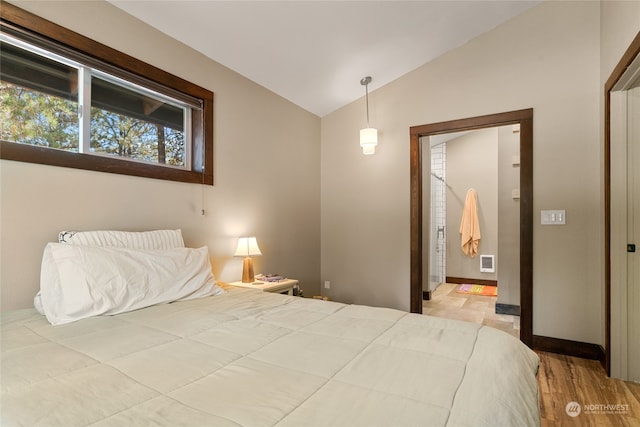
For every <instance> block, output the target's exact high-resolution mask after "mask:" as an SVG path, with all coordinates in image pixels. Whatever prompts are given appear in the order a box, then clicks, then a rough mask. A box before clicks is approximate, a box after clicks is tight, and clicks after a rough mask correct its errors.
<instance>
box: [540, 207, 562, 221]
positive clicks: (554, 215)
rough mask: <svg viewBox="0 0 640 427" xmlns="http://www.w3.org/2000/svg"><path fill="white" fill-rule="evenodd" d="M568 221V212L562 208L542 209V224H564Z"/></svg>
mask: <svg viewBox="0 0 640 427" xmlns="http://www.w3.org/2000/svg"><path fill="white" fill-rule="evenodd" d="M566 223H567V212H566V211H565V210H564V209H562V210H553V211H551V210H546V211H540V224H542V225H564V224H566Z"/></svg>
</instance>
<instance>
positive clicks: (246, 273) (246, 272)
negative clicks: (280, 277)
mask: <svg viewBox="0 0 640 427" xmlns="http://www.w3.org/2000/svg"><path fill="white" fill-rule="evenodd" d="M255 281H256V276H255V275H254V274H253V259H251V258H249V257H246V258H245V259H244V261H243V262H242V283H253V282H255Z"/></svg>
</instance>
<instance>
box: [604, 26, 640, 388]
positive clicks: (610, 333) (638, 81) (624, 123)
mask: <svg viewBox="0 0 640 427" xmlns="http://www.w3.org/2000/svg"><path fill="white" fill-rule="evenodd" d="M638 194H640V33H638V35H637V36H636V38H635V39H634V41H633V42H632V43H631V45H630V46H629V49H627V51H626V52H625V54H624V55H623V57H622V59H621V60H620V62H619V63H618V65H617V66H616V68H615V69H614V72H613V73H612V75H611V77H610V78H609V80H607V82H606V84H605V233H606V235H605V314H606V325H605V331H606V336H605V366H606V368H607V372H608V373H609V375H611V376H613V377H616V378H621V379H624V380H628V381H635V382H640V280H639V278H640V253H639V252H640V250H639V248H638V244H640V197H638Z"/></svg>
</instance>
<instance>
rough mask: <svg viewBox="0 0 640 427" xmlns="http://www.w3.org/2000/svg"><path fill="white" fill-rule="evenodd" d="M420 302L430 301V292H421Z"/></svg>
mask: <svg viewBox="0 0 640 427" xmlns="http://www.w3.org/2000/svg"><path fill="white" fill-rule="evenodd" d="M422 300H423V301H430V300H431V291H422Z"/></svg>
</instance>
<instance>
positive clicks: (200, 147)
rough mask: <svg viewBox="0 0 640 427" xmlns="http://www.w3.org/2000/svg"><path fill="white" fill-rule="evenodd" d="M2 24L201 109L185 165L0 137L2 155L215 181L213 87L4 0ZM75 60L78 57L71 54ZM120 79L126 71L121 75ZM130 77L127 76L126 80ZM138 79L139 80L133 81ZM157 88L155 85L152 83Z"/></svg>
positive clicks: (76, 166)
mask: <svg viewBox="0 0 640 427" xmlns="http://www.w3.org/2000/svg"><path fill="white" fill-rule="evenodd" d="M0 20H1V22H0V25H2V27H7V28H10V29H11V30H13V31H19V32H24V33H25V34H27V35H35V36H36V37H45V38H46V39H48V40H51V41H52V42H54V43H56V44H57V45H60V47H61V48H63V49H71V50H72V51H75V52H77V53H78V54H80V55H82V56H83V57H86V58H89V59H93V60H95V61H98V62H100V63H103V64H106V65H107V66H110V67H114V69H116V70H117V71H122V74H124V75H129V76H131V77H132V78H133V79H136V77H137V78H138V79H144V80H148V81H151V82H152V83H155V84H158V85H159V86H158V87H163V88H168V89H169V90H172V91H175V92H177V93H182V94H184V95H186V96H189V97H192V98H196V99H198V100H200V101H201V105H202V110H201V113H200V114H193V115H192V116H193V117H192V126H191V164H190V165H187V168H186V169H180V168H174V167H167V166H164V165H161V164H153V163H144V162H139V161H129V160H127V159H121V158H112V157H106V156H101V155H93V154H85V153H75V152H68V151H62V150H56V149H51V148H46V147H38V146H33V145H27V144H19V143H15V142H9V141H1V140H0V159H3V160H13V161H20V162H27V163H37V164H42V165H50V166H60V167H67V168H74V169H83V170H91V171H98V172H107V173H116V174H123V175H131V176H138V177H146V178H155V179H163V180H169V181H178V182H186V183H196V184H207V185H213V182H214V180H213V99H214V94H213V92H211V91H209V90H207V89H205V88H202V87H200V86H198V85H195V84H193V83H190V82H188V81H186V80H184V79H182V78H180V77H177V76H175V75H172V74H170V73H168V72H166V71H163V70H161V69H159V68H157V67H154V66H152V65H150V64H147V63H145V62H143V61H140V60H138V59H136V58H133V57H131V56H129V55H127V54H125V53H122V52H119V51H117V50H115V49H112V48H110V47H108V46H106V45H103V44H101V43H98V42H96V41H94V40H91V39H89V38H87V37H85V36H82V35H80V34H78V33H76V32H74V31H71V30H69V29H67V28H64V27H62V26H60V25H57V24H54V23H52V22H50V21H48V20H46V19H44V18H41V17H39V16H37V15H34V14H32V13H30V12H27V11H25V10H23V9H20V8H18V7H17V6H14V5H12V4H10V3H6V2H4V3H3V5H2V8H0ZM70 59H74V58H70ZM116 76H117V77H120V78H122V75H117V74H116ZM127 80H128V79H127ZM131 82H132V83H134V84H140V81H139V80H138V81H136V80H132V81H131ZM151 89H153V88H151Z"/></svg>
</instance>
